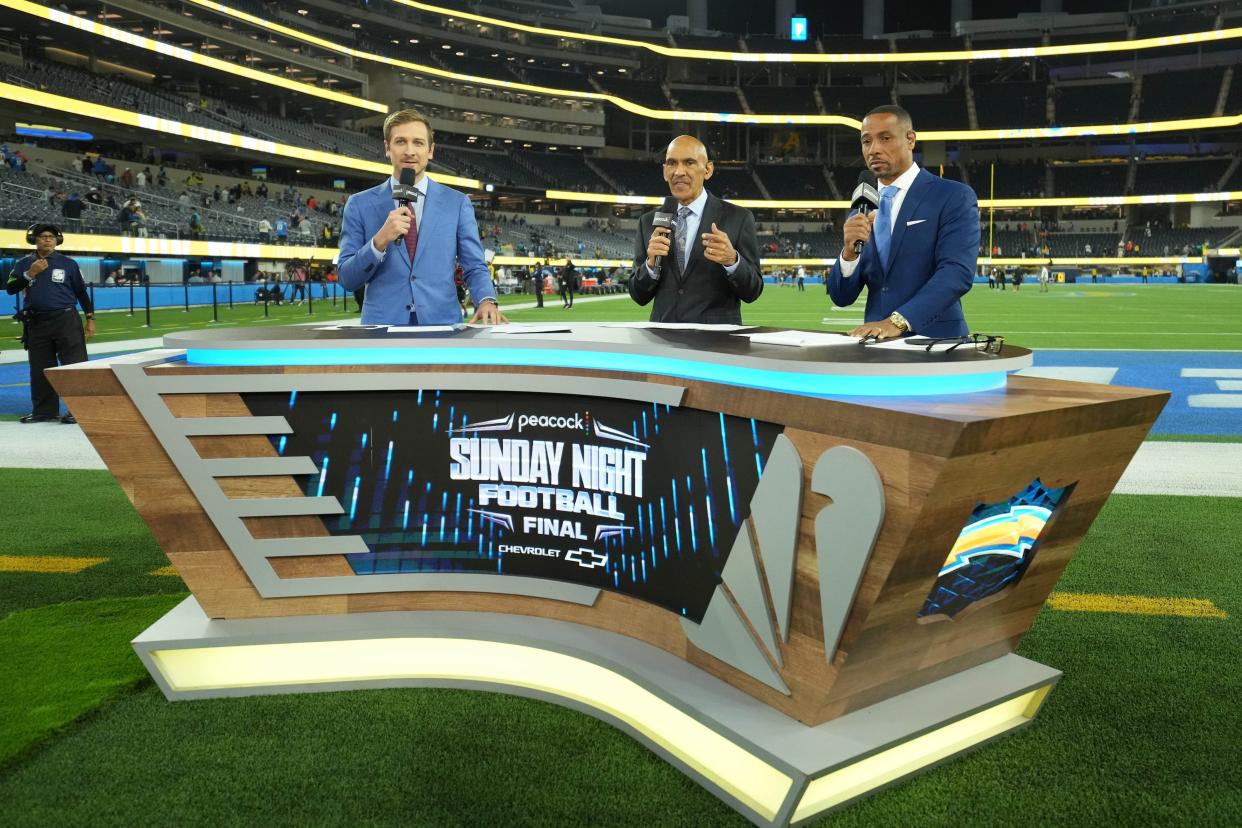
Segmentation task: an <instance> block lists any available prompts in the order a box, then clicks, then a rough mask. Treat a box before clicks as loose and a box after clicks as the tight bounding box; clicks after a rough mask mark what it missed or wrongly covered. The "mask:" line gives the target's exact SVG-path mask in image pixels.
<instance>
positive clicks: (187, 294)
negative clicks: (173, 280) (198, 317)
mask: <svg viewBox="0 0 1242 828" xmlns="http://www.w3.org/2000/svg"><path fill="white" fill-rule="evenodd" d="M181 286H182V287H183V288H185V312H186V313H189V312H190V283H189V282H182V283H181Z"/></svg>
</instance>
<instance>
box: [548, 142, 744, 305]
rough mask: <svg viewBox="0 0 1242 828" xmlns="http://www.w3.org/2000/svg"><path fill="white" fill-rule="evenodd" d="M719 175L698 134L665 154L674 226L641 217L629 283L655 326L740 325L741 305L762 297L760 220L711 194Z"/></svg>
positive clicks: (673, 145)
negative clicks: (757, 225) (757, 227)
mask: <svg viewBox="0 0 1242 828" xmlns="http://www.w3.org/2000/svg"><path fill="white" fill-rule="evenodd" d="M714 172H715V164H714V163H713V161H712V160H711V157H710V156H709V155H708V152H707V147H706V146H705V145H704V144H703V143H702V142H701V141H699V139H697V138H695V137H693V136H690V135H681V136H678V137H677V138H674V139H673V140H672V141H671V142H670V143H669V145H668V147H667V149H666V150H665V153H664V172H663V175H664V181H665V183H666V184H667V185H668V188H669V192H670V193H671V194H672V196H673V199H675V200H676V202H677V204H678V210H677V214H676V219H675V226H674V228H673V229H672V231H671V232H670V229H669V228H667V227H659V228H654V229H653V221H654V219H655V214H656V211H654V210H653V211H651V212H648V213H644V214H643V215H642V217H640V218H639V220H638V232H637V234H636V237H635V245H634V270H633V275H632V277H631V278H630V297H631V298H633V300H634V301H635V302H637V303H638V304H639V305H644V306H645V305H647V304H649V303H652V301H653V300H654V304H652V309H651V321H652V322H704V323H732V324H741V322H742V310H741V303H742V302H753V301H755V300H756V299H758V298H759V295H760V294H761V293H762V292H763V278H762V276H761V275H760V271H759V240H758V237H757V235H756V230H755V218H754V216H753V215H751V213H750V211H749V210H747V209H745V208H743V207H738V206H737V205H735V204H730V203H728V202H725V201H721V200H720V199H719V198H717V197H716V196H713V195H711V194H710V193H709V192H708V191H707V189H706V188H705V187H704V184H705V182H706V181H707V180H708V179H710V178H711V177H712V174H713V173H714ZM558 221H559V219H558Z"/></svg>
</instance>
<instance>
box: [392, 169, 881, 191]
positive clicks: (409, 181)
mask: <svg viewBox="0 0 1242 828" xmlns="http://www.w3.org/2000/svg"><path fill="white" fill-rule="evenodd" d="M414 178H415V174H414V171H413V170H411V169H410V168H409V167H405V168H404V169H402V170H401V178H400V181H401V183H402V185H404V186H406V187H413V186H414ZM871 178H872V179H873V180H874V179H875V176H874V175H873V176H871Z"/></svg>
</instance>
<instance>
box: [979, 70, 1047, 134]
mask: <svg viewBox="0 0 1242 828" xmlns="http://www.w3.org/2000/svg"><path fill="white" fill-rule="evenodd" d="M973 89H974V93H975V112H976V114H977V115H978V116H979V127H980V128H981V129H1006V128H1011V127H1036V126H1046V125H1047V124H1048V110H1047V100H1048V84H1046V83H1043V82H1040V81H1019V82H1010V83H976V84H974V85H973Z"/></svg>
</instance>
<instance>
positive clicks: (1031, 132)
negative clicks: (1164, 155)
mask: <svg viewBox="0 0 1242 828" xmlns="http://www.w3.org/2000/svg"><path fill="white" fill-rule="evenodd" d="M188 2H190V3H194V4H195V5H199V6H203V7H204V8H208V9H211V10H212V11H215V12H217V13H219V14H222V15H225V16H228V17H232V18H234V19H237V20H241V21H244V22H246V23H249V24H250V25H252V26H257V27H260V28H264V29H267V30H268V31H272V32H276V33H278V34H281V35H284V36H285V37H290V38H295V39H298V40H302V41H304V42H306V43H310V44H312V45H315V46H319V47H320V48H323V49H329V50H332V51H336V52H340V53H341V54H345V55H350V56H352V57H355V58H358V59H360V60H370V61H374V62H377V63H383V64H386V65H388V66H395V67H398V68H401V69H405V70H407V71H410V72H415V73H418V74H421V75H429V76H432V77H437V78H445V79H447V80H456V81H462V82H464V83H472V84H478V85H484V86H493V87H498V88H502V89H513V90H518V91H522V92H533V93H536V94H540V95H551V96H557V97H563V98H577V99H579V100H592V101H606V102H608V103H611V104H613V105H614V106H616V107H618V108H620V109H623V110H625V111H626V112H630V113H633V114H635V115H640V116H642V117H644V118H651V119H653V120H658V121H684V122H687V123H710V124H772V125H782V126H789V125H793V126H843V127H848V128H850V129H860V128H861V127H862V122H861V121H859V120H858V119H857V118H851V117H849V116H846V115H820V114H805V113H791V114H783V115H768V114H763V115H756V114H751V113H746V112H679V111H676V110H669V109H651V108H650V107H647V106H643V105H642V104H638V103H635V102H634V101H631V100H628V99H626V98H622V97H620V96H618V95H613V94H610V93H607V92H583V91H579V90H576V89H556V88H553V87H548V86H539V85H536V84H529V83H521V82H519V81H510V80H503V79H500V78H486V77H481V76H478V75H466V74H461V73H458V72H450V71H448V70H447V69H441V68H440V67H438V66H430V65H427V64H421V63H413V62H411V61H408V60H402V59H400V58H392V57H388V56H386V55H377V54H372V53H370V52H364V51H361V50H359V49H354V48H352V47H350V46H345V45H343V44H339V43H333V42H332V41H329V40H325V39H324V38H321V37H317V36H315V35H308V34H305V33H303V32H299V31H298V30H296V29H291V28H289V27H287V26H282V25H280V24H279V23H272V22H270V21H268V20H264V19H262V18H259V17H255V16H254V15H251V14H246V13H245V12H240V11H237V10H236V9H233V8H230V7H229V6H225V5H223V4H221V3H217V2H215V0H188ZM394 2H403V3H405V4H406V5H409V6H411V7H414V8H418V9H421V10H423V11H432V12H444V13H449V10H447V9H444V8H442V7H439V6H431V5H428V4H425V3H414V2H410V0H394ZM452 13H454V14H457V15H458V16H459V17H464V18H468V19H476V18H477V19H478V20H485V21H489V22H490V21H491V19H490V18H484V17H480V16H479V15H470V14H466V13H463V12H452ZM496 22H497V23H503V21H496ZM506 25H508V24H506ZM512 27H515V28H518V29H520V30H522V31H527V30H529V31H534V32H535V33H538V34H552V35H555V36H562V35H564V36H568V35H570V34H572V33H568V32H566V33H559V32H557V31H556V30H552V29H539V28H538V27H533V26H523V25H521V24H512ZM1229 32H1234V33H1235V34H1232V35H1230V34H1228V33H1229ZM1200 34H1201V35H1204V39H1205V40H1217V39H1222V36H1224V37H1239V36H1242V28H1239V29H1227V30H1221V31H1219V32H1215V31H1214V32H1201V33H1200ZM582 37H587V38H589V39H597V40H601V41H603V42H610V43H612V42H615V43H617V44H619V45H636V46H637V45H641V46H650V45H651V44H644V43H642V42H641V41H629V40H625V39H623V38H610V37H604V36H602V35H590V36H587V35H582ZM1186 37H1192V36H1191V35H1175V36H1170V37H1165V38H1149V39H1148V40H1150V41H1164V40H1167V41H1171V42H1169V43H1160V44H1154V45H1165V46H1172V45H1179V44H1181V43H1184V42H1199V41H1183V40H1181V38H1186ZM1172 41H1176V42H1172ZM1144 42H1146V41H1137V40H1127V41H1120V43H1122V44H1124V45H1127V46H1130V47H1134V45H1135V44H1139V43H1144ZM1090 45H1092V44H1079V45H1076V46H1074V47H1073V50H1074V51H1075V52H1077V51H1081V50H1084V49H1086V48H1088V46H1090ZM1152 47H1153V46H1149V47H1146V48H1152ZM1038 48H1049V49H1062V48H1065V47H1060V46H1052V47H1038ZM657 50H665V51H667V52H670V53H673V52H689V53H697V52H700V51H701V50H695V49H668V48H667V47H658V49H657ZM977 51H980V53H981V54H983V55H984V56H988V57H1006V56H1010V55H1001V54H1000V53H1001V52H1024V53H1025V52H1027V51H1031V50H1023V49H999V50H997V49H991V50H977ZM661 53H663V52H661ZM704 54H709V55H731V54H733V53H726V52H718V53H704ZM736 54H737V55H739V57H738V58H737V59H738V60H755V59H757V58H761V57H763V55H759V54H751V53H747V52H738V53H736ZM917 54H925V55H939V54H945V55H960V54H973V52H971V53H965V52H960V53H959V52H944V53H939V52H925V53H909V52H907V53H884V54H880V55H874V56H860V55H853V56H846V57H852V58H856V59H859V60H862V59H866V60H872V59H873V58H874V59H875V62H893V61H892V60H890V59H898V60H905V59H909V58H911V57H913V56H915V55H917ZM673 56H675V57H676V56H682V57H687V56H693V55H692V54H690V55H673ZM1023 56H1025V55H1023ZM785 57H793V58H794V59H795V60H800V59H801V58H802V57H803V56H802V55H793V56H785ZM806 57H811V58H828V57H833V56H832V55H821V54H810V55H807V56H806ZM880 58H884V60H880ZM716 59H733V58H724V57H721V58H716ZM927 59H929V60H930V59H933V58H927ZM934 59H947V58H934ZM958 59H968V58H958ZM829 62H846V61H829ZM1240 123H1242V115H1234V116H1223V117H1221V118H1186V119H1181V120H1177V121H1159V122H1154V123H1143V124H1099V125H1088V126H1075V127H1031V128H1018V129H976V130H971V129H961V130H940V131H934V132H926V133H920V137H921V138H922V139H923V140H928V141H944V140H973V141H996V140H1039V139H1049V138H1051V139H1055V138H1077V137H1084V136H1094V135H1131V134H1136V133H1155V132H1171V131H1175V130H1191V129H1212V128H1217V127H1229V126H1236V125H1238V124H1240Z"/></svg>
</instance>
